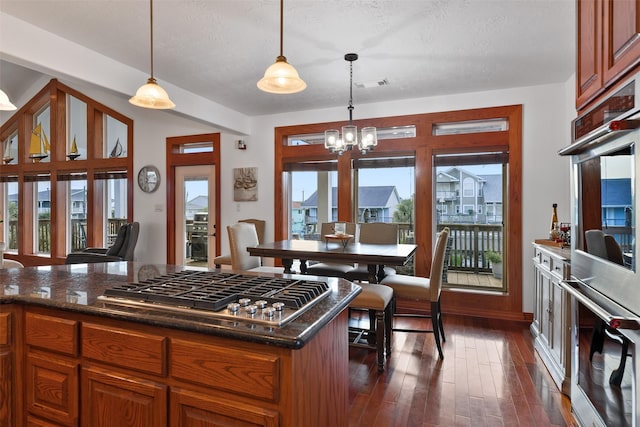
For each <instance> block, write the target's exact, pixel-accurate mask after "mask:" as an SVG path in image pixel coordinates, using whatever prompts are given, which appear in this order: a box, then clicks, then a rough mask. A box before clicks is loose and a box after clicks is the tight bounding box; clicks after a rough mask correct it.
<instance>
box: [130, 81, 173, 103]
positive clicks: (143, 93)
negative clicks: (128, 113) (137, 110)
mask: <svg viewBox="0 0 640 427" xmlns="http://www.w3.org/2000/svg"><path fill="white" fill-rule="evenodd" d="M129 102H130V103H132V104H133V105H136V106H138V107H143V108H153V109H156V110H166V109H169V108H174V107H175V106H176V104H174V103H173V101H171V100H170V99H169V95H168V94H167V92H166V91H165V90H164V89H162V88H161V87H160V85H158V83H156V80H155V79H154V78H149V80H147V84H145V85H142V86H140V88H139V89H138V90H137V91H136V94H135V96H133V97H131V99H129Z"/></svg>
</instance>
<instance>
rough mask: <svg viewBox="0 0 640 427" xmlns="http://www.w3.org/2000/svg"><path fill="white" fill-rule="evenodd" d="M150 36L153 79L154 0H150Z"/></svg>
mask: <svg viewBox="0 0 640 427" xmlns="http://www.w3.org/2000/svg"><path fill="white" fill-rule="evenodd" d="M149 15H150V16H149V18H150V19H149V37H150V39H151V43H150V44H151V78H152V79H153V0H149Z"/></svg>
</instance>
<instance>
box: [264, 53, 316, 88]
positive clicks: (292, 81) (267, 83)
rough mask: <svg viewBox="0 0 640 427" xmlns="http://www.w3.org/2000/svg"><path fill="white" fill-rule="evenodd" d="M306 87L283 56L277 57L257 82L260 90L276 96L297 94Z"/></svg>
mask: <svg viewBox="0 0 640 427" xmlns="http://www.w3.org/2000/svg"><path fill="white" fill-rule="evenodd" d="M306 87H307V84H306V83H305V82H304V80H302V79H301V78H300V76H299V75H298V72H297V71H296V69H295V68H293V66H292V65H291V64H289V63H288V62H287V58H285V57H284V56H278V58H277V59H276V62H275V63H274V64H272V65H271V66H269V68H267V71H265V73H264V77H263V78H262V79H260V81H259V82H258V88H259V89H260V90H262V91H265V92H269V93H277V94H289V93H297V92H301V91H303V90H305V88H306Z"/></svg>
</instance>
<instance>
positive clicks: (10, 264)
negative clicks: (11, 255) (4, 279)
mask: <svg viewBox="0 0 640 427" xmlns="http://www.w3.org/2000/svg"><path fill="white" fill-rule="evenodd" d="M3 268H24V264H22V263H21V262H19V261H14V260H12V259H4V260H2V262H1V263H0V269H3Z"/></svg>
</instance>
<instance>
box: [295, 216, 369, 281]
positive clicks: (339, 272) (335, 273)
mask: <svg viewBox="0 0 640 427" xmlns="http://www.w3.org/2000/svg"><path fill="white" fill-rule="evenodd" d="M335 224H336V223H335V222H324V223H322V225H321V226H320V240H324V237H323V236H326V235H328V234H333V233H334V231H335V229H334V227H335ZM345 233H347V234H350V235H352V236H353V239H351V240H349V243H352V242H357V241H358V235H359V226H358V224H356V223H353V222H347V223H345ZM352 268H353V263H350V264H349V263H337V262H317V263H314V264H311V265H309V266H308V267H307V270H306V274H312V275H314V276H330V277H344V275H345V273H347V272H348V271H349V270H351V269H352Z"/></svg>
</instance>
